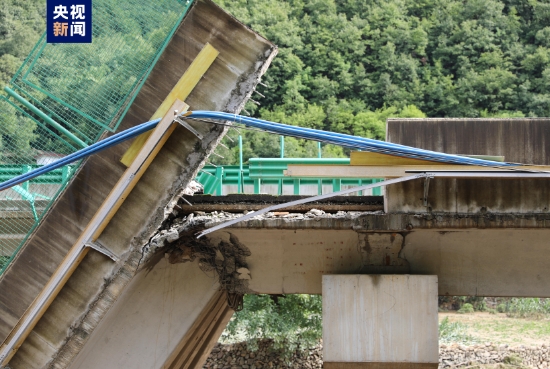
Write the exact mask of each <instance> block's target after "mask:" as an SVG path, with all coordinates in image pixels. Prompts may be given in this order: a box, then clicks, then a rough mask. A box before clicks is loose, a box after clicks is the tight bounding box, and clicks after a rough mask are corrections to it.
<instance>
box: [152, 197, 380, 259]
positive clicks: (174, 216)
mask: <svg viewBox="0 0 550 369" xmlns="http://www.w3.org/2000/svg"><path fill="white" fill-rule="evenodd" d="M249 213H250V211H244V212H243V213H242V214H237V213H228V212H223V211H219V212H218V211H213V212H210V213H206V212H203V211H195V212H194V213H191V214H189V215H187V216H179V214H178V212H177V207H176V208H174V210H172V212H171V215H170V216H168V218H167V219H166V221H165V222H164V224H163V226H162V227H161V228H160V230H159V231H158V232H156V233H155V235H153V237H151V239H150V241H149V242H148V243H147V244H146V245H145V246H144V249H143V255H144V257H143V259H142V264H143V262H145V261H146V260H147V259H148V258H149V257H150V256H151V255H153V254H154V253H155V252H157V251H158V250H160V249H161V248H162V247H164V246H169V245H170V244H171V243H173V242H174V241H176V240H178V239H180V238H181V237H184V236H185V237H190V236H192V235H194V234H196V233H197V232H199V231H200V230H203V229H206V228H210V227H213V226H215V225H217V224H220V223H223V222H227V221H229V220H231V219H236V218H240V217H242V216H243V215H246V214H249ZM373 213H380V212H358V211H338V212H337V213H326V212H324V211H323V210H318V209H311V210H310V211H308V212H307V213H289V212H269V213H265V214H262V215H258V216H256V217H253V218H251V219H249V220H248V221H249V222H251V221H254V220H269V219H273V220H275V219H277V220H283V221H284V222H293V221H301V220H312V221H320V220H322V219H346V220H352V219H355V218H357V217H359V216H361V215H363V214H373Z"/></svg>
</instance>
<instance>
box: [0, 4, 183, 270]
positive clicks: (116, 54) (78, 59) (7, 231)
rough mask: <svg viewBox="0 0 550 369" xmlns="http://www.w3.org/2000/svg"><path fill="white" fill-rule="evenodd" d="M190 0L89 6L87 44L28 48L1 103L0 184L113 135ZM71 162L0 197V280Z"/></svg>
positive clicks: (42, 41) (65, 180)
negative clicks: (90, 20) (90, 38)
mask: <svg viewBox="0 0 550 369" xmlns="http://www.w3.org/2000/svg"><path fill="white" fill-rule="evenodd" d="M191 4H192V1H191V0H184V1H179V0H156V1H149V0H94V1H93V24H92V28H93V32H92V34H93V41H92V43H91V44H47V43H46V36H45V34H44V36H43V37H42V38H41V39H40V40H39V41H38V43H37V44H36V45H35V46H34V48H33V49H32V51H31V52H30V54H29V55H28V57H27V58H26V60H25V61H24V62H23V64H22V66H21V67H20V68H19V70H18V71H17V72H16V74H15V76H14V77H13V79H12V80H11V82H10V84H9V86H6V88H5V92H6V93H5V94H4V95H3V96H0V182H2V181H5V180H8V179H10V178H13V177H15V176H17V175H19V174H22V173H25V172H27V171H29V170H32V169H34V168H36V166H39V165H43V164H46V163H49V162H51V161H53V160H56V159H57V158H59V157H61V156H63V155H66V154H69V153H72V152H74V151H76V150H78V149H80V148H82V147H83V146H86V145H89V144H91V143H94V142H96V141H97V140H98V139H99V137H100V136H101V135H102V134H103V133H104V132H105V131H106V130H108V131H114V130H116V128H117V127H118V125H119V123H120V121H121V120H122V118H123V117H124V115H125V113H126V111H127V109H128V108H129V106H130V104H131V102H132V101H133V99H134V98H135V96H136V95H137V93H138V92H139V90H140V88H141V86H142V85H143V83H144V81H145V79H146V78H147V76H148V75H149V73H150V71H151V70H152V68H153V66H154V65H155V63H156V61H157V60H158V58H159V57H160V55H161V54H162V51H163V50H164V48H165V46H166V45H167V43H168V41H169V40H170V38H171V37H172V35H173V33H174V32H175V30H176V29H177V27H178V25H179V24H180V23H181V20H182V19H183V17H184V16H185V14H186V13H187V10H188V9H189V7H190V6H191ZM76 167H77V163H75V164H74V165H71V166H67V167H64V168H60V169H59V170H57V171H54V172H52V173H48V174H45V175H42V176H40V177H37V178H35V179H34V180H31V181H29V182H30V183H29V182H26V183H23V184H22V185H20V186H14V187H13V188H11V189H9V190H6V191H2V192H0V274H1V273H2V272H3V271H4V270H5V268H6V267H7V265H8V264H9V262H10V261H11V260H12V259H13V257H14V256H15V255H16V253H17V251H18V249H19V248H20V247H21V246H22V244H23V243H24V241H25V240H26V238H27V237H28V236H29V235H30V233H31V232H32V231H33V230H34V229H35V228H36V226H37V225H38V224H39V222H40V220H41V218H42V216H43V214H44V213H45V211H46V210H47V209H48V208H49V206H51V204H52V203H53V201H54V200H55V198H56V197H57V195H58V194H59V193H60V192H61V191H62V190H63V188H64V186H65V185H66V184H67V183H68V181H69V179H70V178H71V175H72V174H73V173H74V172H75V170H76Z"/></svg>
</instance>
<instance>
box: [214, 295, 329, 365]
mask: <svg viewBox="0 0 550 369" xmlns="http://www.w3.org/2000/svg"><path fill="white" fill-rule="evenodd" d="M321 332H322V324H321V296H319V295H286V296H280V295H277V296H273V297H272V296H269V295H246V296H245V297H244V308H243V310H241V311H239V312H237V313H236V314H235V317H234V318H233V319H232V320H231V321H230V323H229V325H228V326H227V329H226V331H225V332H224V335H225V338H227V337H237V338H243V339H245V340H246V341H247V342H248V344H249V347H251V348H253V349H254V348H256V347H257V344H258V339H270V340H272V341H273V348H274V349H275V350H281V354H282V355H284V356H286V357H287V358H288V357H290V356H291V355H292V353H294V352H295V351H296V350H297V349H305V348H310V347H313V346H315V345H316V344H318V343H319V338H320V337H321Z"/></svg>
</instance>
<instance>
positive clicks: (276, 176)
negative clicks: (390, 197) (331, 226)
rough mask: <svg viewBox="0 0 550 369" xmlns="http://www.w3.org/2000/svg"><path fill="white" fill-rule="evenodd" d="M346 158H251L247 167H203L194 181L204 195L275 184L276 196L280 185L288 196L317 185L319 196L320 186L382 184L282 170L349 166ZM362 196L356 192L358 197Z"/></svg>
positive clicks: (376, 191) (375, 192) (255, 190)
mask: <svg viewBox="0 0 550 369" xmlns="http://www.w3.org/2000/svg"><path fill="white" fill-rule="evenodd" d="M349 162H350V159H340V158H339V159H319V158H311V159H310V158H305V159H304V158H251V159H249V164H248V165H242V164H241V165H224V166H213V165H207V166H205V167H204V168H203V169H202V170H201V172H200V174H199V176H198V177H197V181H199V182H200V183H201V184H202V185H203V187H204V193H205V194H210V195H218V196H219V195H222V194H223V192H224V190H223V186H237V191H236V193H254V194H260V193H262V186H263V185H277V186H278V189H277V194H278V195H282V194H283V189H284V186H292V193H293V194H294V195H300V194H302V193H303V190H304V186H311V185H316V186H317V194H319V195H320V194H322V191H323V188H322V186H323V185H329V186H332V191H333V192H334V191H340V190H341V189H342V186H361V185H365V184H371V183H377V182H380V181H382V180H381V179H377V178H360V179H357V178H289V177H285V175H284V171H285V170H287V168H288V165H289V164H310V165H330V164H339V165H349ZM244 186H253V191H252V192H247V191H245V189H244ZM380 193H381V190H380V188H375V189H374V190H373V192H372V194H373V195H375V196H379V195H380ZM362 194H363V193H362V192H361V193H359V195H362Z"/></svg>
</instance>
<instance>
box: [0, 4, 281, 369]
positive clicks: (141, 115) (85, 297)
mask: <svg viewBox="0 0 550 369" xmlns="http://www.w3.org/2000/svg"><path fill="white" fill-rule="evenodd" d="M206 43H210V44H211V45H212V46H213V47H214V48H216V49H217V50H218V51H219V52H220V54H219V56H218V57H217V58H216V60H215V61H214V63H213V64H212V66H211V67H210V68H209V69H208V71H207V72H206V74H205V75H204V77H203V78H202V79H201V81H200V82H199V83H198V85H197V86H196V87H195V89H194V90H193V91H192V93H191V94H190V95H189V97H188V98H187V99H186V103H188V104H189V105H190V107H191V108H192V109H201V110H222V111H229V112H239V111H240V110H241V109H242V107H243V106H244V104H245V102H246V100H247V99H248V98H249V97H250V95H251V94H252V93H253V90H254V88H255V86H256V84H257V83H258V81H259V79H260V77H261V76H262V74H263V73H264V72H265V70H266V69H267V67H268V65H269V63H270V62H271V60H272V58H273V57H274V56H275V54H276V51H277V49H276V47H275V46H274V45H273V44H271V43H270V42H269V41H267V40H265V39H264V38H262V37H261V36H259V35H258V34H256V33H254V32H253V31H251V30H250V29H248V28H246V27H244V26H243V25H242V24H240V23H239V22H238V21H237V20H235V19H234V18H233V17H231V16H230V15H228V14H227V13H225V12H224V11H223V10H222V9H220V8H219V7H217V6H216V5H215V4H214V3H213V2H212V1H209V0H199V1H197V2H196V3H195V4H194V5H193V7H192V9H191V10H190V11H189V13H188V14H187V16H186V17H185V19H184V20H183V22H182V24H181V26H180V27H179V29H178V30H177V32H176V34H175V35H174V36H173V38H172V40H171V41H170V43H169V44H168V46H167V48H166V50H165V51H164V53H163V55H162V56H161V58H160V59H159V61H158V63H157V64H156V65H155V67H154V69H153V71H152V73H151V74H150V76H149V77H148V79H147V81H146V82H145V84H144V86H143V88H142V89H141V90H140V92H139V94H138V96H137V97H136V99H135V101H134V102H133V104H132V105H131V107H130V109H129V111H128V114H127V115H126V117H125V118H124V120H123V121H122V123H121V125H120V127H119V131H120V130H124V129H127V128H129V127H132V126H135V125H136V124H139V123H142V122H145V121H147V120H148V119H149V118H150V117H151V116H152V115H153V113H154V112H155V110H156V109H157V107H158V106H159V105H160V104H161V103H162V101H163V100H164V98H165V96H167V95H168V93H169V92H170V90H171V89H172V87H173V86H174V85H175V84H176V82H177V81H178V80H179V78H180V77H181V75H182V74H183V73H184V71H185V70H186V69H187V67H188V66H189V65H190V64H191V62H192V61H193V59H194V58H195V57H196V55H197V54H198V53H199V51H200V50H201V49H202V48H203V47H204V45H205V44H206ZM192 124H193V125H194V126H195V129H197V130H198V131H199V132H201V133H202V135H203V136H204V139H203V140H202V141H200V140H199V139H198V138H197V137H195V136H194V135H193V134H191V133H190V132H188V131H187V130H185V129H184V128H183V127H178V128H177V129H176V131H175V132H174V133H173V134H172V136H171V137H170V138H169V140H168V141H167V142H166V144H165V145H164V147H163V148H162V150H161V151H160V152H159V154H158V156H157V157H156V158H155V160H154V161H153V163H152V164H151V166H150V167H149V169H148V170H147V172H146V173H145V174H144V176H143V177H142V178H141V180H140V181H139V182H138V184H137V185H136V187H135V188H134V190H133V192H132V193H131V194H130V196H129V197H128V198H127V199H126V201H125V203H124V204H123V205H122V207H121V208H120V209H119V211H118V213H117V214H116V215H115V216H114V218H113V219H112V221H111V223H110V224H109V225H108V226H107V228H106V229H105V231H104V232H103V234H102V235H101V237H100V238H99V242H100V243H101V244H103V245H105V246H106V247H107V248H109V249H110V250H111V251H113V252H114V253H115V254H116V255H118V256H120V261H119V262H118V263H114V262H113V261H112V260H111V259H109V258H107V257H106V256H104V255H102V254H100V253H98V252H96V251H94V250H92V251H90V252H89V253H88V255H87V256H86V257H85V258H84V260H83V261H82V263H81V265H80V266H79V268H78V269H77V270H76V271H75V273H74V274H73V276H72V277H71V278H70V279H69V281H68V282H67V284H66V285H65V287H64V288H63V289H62V290H61V292H60V293H59V295H58V296H57V298H56V299H55V300H54V302H53V303H52V305H51V306H50V307H49V309H48V310H47V311H46V313H45V314H44V316H43V317H42V319H41V320H40V321H39V322H38V324H37V325H36V326H35V328H34V330H33V331H32V333H31V334H30V335H29V337H28V339H27V340H26V341H25V342H24V343H23V345H22V346H21V348H20V349H19V351H18V352H17V353H16V355H15V356H14V357H13V359H12V360H11V361H10V364H9V365H10V367H11V368H25V369H28V368H43V367H53V368H64V367H67V365H68V364H69V363H70V362H71V361H72V360H73V358H74V357H75V355H76V354H77V353H78V352H79V351H80V349H81V348H82V346H83V345H84V343H85V342H86V340H87V338H88V336H89V334H90V333H91V332H92V331H93V329H94V328H95V327H96V326H97V324H98V323H99V321H101V319H102V317H103V316H104V315H105V313H106V312H107V311H108V310H109V309H110V307H111V306H112V304H113V303H114V301H116V299H117V298H118V297H119V296H120V294H121V293H122V292H123V291H124V288H125V286H126V284H127V283H128V282H129V281H130V280H131V279H132V278H133V276H134V274H135V273H136V270H137V267H138V265H139V264H140V260H141V259H142V257H143V250H142V247H143V245H144V244H146V243H147V241H148V240H149V239H150V237H151V236H152V235H153V234H154V232H155V231H156V230H157V229H158V227H159V226H160V225H161V223H162V221H163V220H164V216H165V210H166V208H167V207H168V208H170V206H171V205H170V204H171V202H172V200H173V198H174V196H177V195H178V193H179V192H180V191H181V190H182V189H183V188H185V186H186V185H187V183H188V182H189V181H190V180H191V179H192V178H194V177H195V176H196V174H197V172H198V170H199V168H200V167H201V165H203V163H204V161H205V159H206V158H207V156H208V155H209V154H210V152H212V150H213V149H214V148H215V146H216V144H217V143H218V141H219V140H220V139H221V138H222V136H223V134H224V133H225V128H224V127H221V126H211V125H205V124H200V123H192ZM129 145H130V143H129V142H127V143H124V144H121V145H119V146H116V147H113V148H110V149H108V150H106V151H104V152H102V153H99V154H97V155H94V156H92V157H90V158H89V159H87V160H86V162H85V163H84V164H83V166H82V167H81V169H80V171H79V172H78V173H77V174H76V176H75V177H74V178H73V180H72V182H71V184H70V185H69V186H68V187H67V189H66V190H65V192H64V193H63V194H62V195H61V197H60V198H59V199H58V200H57V202H56V204H55V205H54V206H53V207H52V209H51V210H50V211H49V213H48V215H47V216H46V218H45V220H44V221H43V222H42V224H41V225H40V227H39V228H38V229H37V230H36V231H35V233H34V234H33V235H32V236H31V237H30V239H29V240H28V242H27V243H26V245H25V246H24V248H23V249H22V250H21V252H20V253H19V255H18V256H17V258H16V259H15V261H14V262H13V263H12V265H11V266H10V268H9V269H8V270H7V271H6V272H5V273H4V274H3V275H2V279H1V280H0V289H1V290H2V291H3V292H2V294H1V296H0V341H4V340H5V338H6V337H7V336H8V335H9V334H10V331H11V330H12V329H13V328H14V326H15V325H16V324H17V322H18V320H19V319H20V317H21V316H22V315H23V314H24V312H25V311H26V309H27V308H28V307H29V305H30V304H31V303H32V301H33V300H34V298H35V297H36V296H37V294H38V293H39V292H40V291H41V289H42V288H43V286H44V285H45V283H46V282H47V281H48V279H49V277H50V276H51V275H52V273H53V272H54V271H55V269H56V268H57V266H58V265H59V263H60V262H61V260H62V259H63V257H64V256H65V255H66V253H67V251H68V250H69V249H70V248H71V246H72V245H73V244H74V242H75V241H76V239H77V238H78V237H79V235H80V233H81V232H82V230H83V229H84V228H85V227H86V226H87V224H88V222H89V221H90V219H91V218H92V216H93V214H94V213H95V212H96V210H97V209H98V207H99V206H100V205H101V203H102V202H103V200H104V199H105V197H106V196H107V194H108V193H109V191H110V190H111V188H112V187H113V186H114V184H115V183H116V182H117V180H118V179H119V178H120V176H121V175H122V173H123V171H124V170H125V169H126V167H125V166H124V165H123V164H121V163H120V162H119V160H120V158H121V157H122V155H123V153H124V152H125V151H126V150H127V149H128V147H129Z"/></svg>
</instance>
